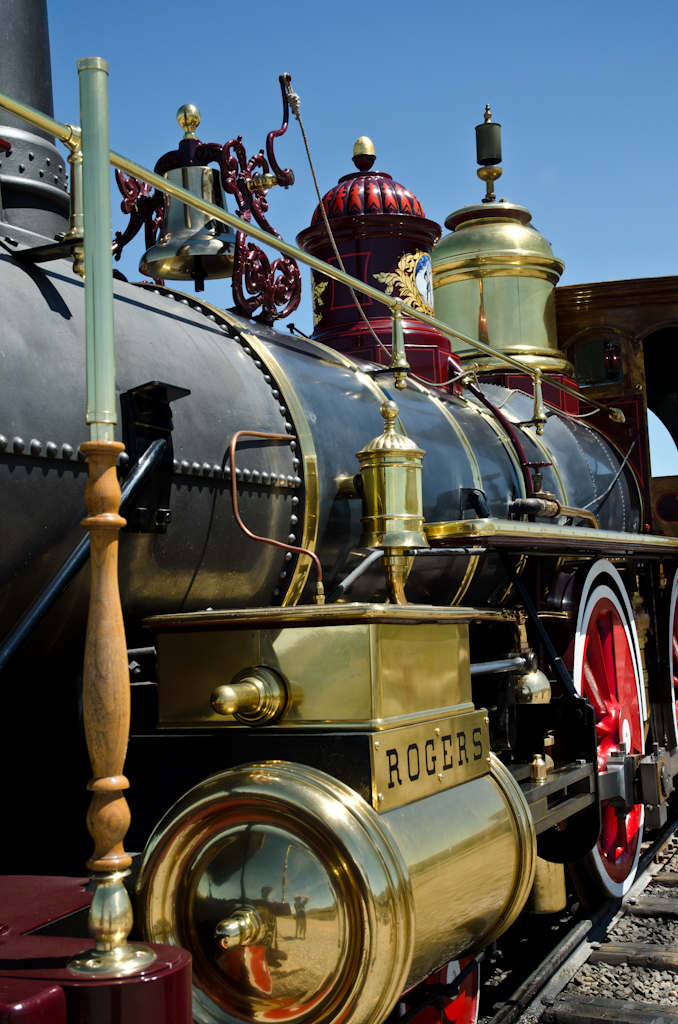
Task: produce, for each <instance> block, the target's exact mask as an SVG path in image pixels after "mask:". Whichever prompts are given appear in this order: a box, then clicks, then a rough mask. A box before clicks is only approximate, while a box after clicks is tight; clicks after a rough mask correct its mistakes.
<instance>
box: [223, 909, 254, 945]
mask: <svg viewBox="0 0 678 1024" xmlns="http://www.w3.org/2000/svg"><path fill="white" fill-rule="evenodd" d="M260 932H261V919H260V917H259V915H258V914H257V912H256V910H236V911H235V913H233V914H231V916H230V917H225V918H224V920H223V921H220V922H219V924H218V925H217V926H216V928H215V929H214V939H215V941H216V942H217V943H218V944H219V945H220V946H221V947H222V949H238V948H239V947H240V946H251V945H252V944H253V943H255V942H256V940H257V939H258V938H259V933H260Z"/></svg>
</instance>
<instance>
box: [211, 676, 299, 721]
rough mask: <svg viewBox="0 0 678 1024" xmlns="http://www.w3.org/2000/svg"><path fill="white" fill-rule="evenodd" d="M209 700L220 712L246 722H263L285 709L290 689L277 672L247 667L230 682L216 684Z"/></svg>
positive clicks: (271, 719)
mask: <svg viewBox="0 0 678 1024" xmlns="http://www.w3.org/2000/svg"><path fill="white" fill-rule="evenodd" d="M210 703H211V705H212V707H213V708H214V710H215V711H216V713H217V714H218V715H233V717H234V718H236V719H237V720H238V721H239V722H242V723H243V724H245V725H262V724H263V723H264V722H272V721H274V719H276V718H279V717H280V715H281V714H282V713H283V712H284V711H285V708H286V707H287V689H286V687H285V684H284V682H283V681H282V679H281V678H280V676H279V675H278V674H277V672H273V671H271V670H270V669H267V668H255V669H246V670H245V672H241V673H240V674H239V675H238V676H236V677H235V679H233V680H232V682H231V683H229V684H227V685H223V686H217V688H216V690H214V691H213V693H212V696H211V697H210Z"/></svg>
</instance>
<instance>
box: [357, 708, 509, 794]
mask: <svg viewBox="0 0 678 1024" xmlns="http://www.w3.org/2000/svg"><path fill="white" fill-rule="evenodd" d="M370 747H371V753H370V756H371V767H372V805H373V807H374V808H375V810H377V811H388V810H391V809H392V808H393V807H400V806H402V805H403V804H409V803H412V802H413V801H415V800H421V799H422V798H423V797H425V796H430V795H431V794H432V793H437V792H438V791H440V790H442V789H451V788H452V787H453V786H458V785H460V784H461V783H462V782H469V781H470V780H471V779H476V778H479V777H480V776H482V775H486V774H487V773H488V771H489V754H490V741H489V729H488V724H487V713H486V712H485V711H484V710H483V709H480V710H479V711H472V712H470V713H468V714H464V715H458V716H455V717H453V718H444V719H439V720H438V721H434V722H426V723H425V724H422V725H408V726H404V727H403V728H400V729H392V730H389V731H388V732H387V733H383V732H382V733H374V734H373V735H372V742H371V744H370Z"/></svg>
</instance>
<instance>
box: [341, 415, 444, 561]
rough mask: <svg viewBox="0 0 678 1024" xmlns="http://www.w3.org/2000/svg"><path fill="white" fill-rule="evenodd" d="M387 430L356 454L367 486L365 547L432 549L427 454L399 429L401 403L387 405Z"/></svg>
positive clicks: (364, 483)
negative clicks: (424, 481)
mask: <svg viewBox="0 0 678 1024" xmlns="http://www.w3.org/2000/svg"><path fill="white" fill-rule="evenodd" d="M381 414H382V416H383V417H384V420H385V427H384V433H383V434H381V435H380V436H379V437H375V438H374V440H372V441H370V443H369V444H367V445H365V447H364V448H362V449H361V450H360V451H359V452H357V453H356V457H357V459H358V461H359V463H360V475H361V477H362V484H363V516H362V519H361V522H362V524H363V532H362V536H361V538H360V542H359V544H358V546H359V547H361V548H396V549H399V550H398V553H399V554H402V551H403V550H404V549H406V548H421V547H424V548H427V547H428V546H429V544H428V541H427V540H426V537H425V536H424V533H423V524H424V511H423V505H424V503H423V498H422V489H421V469H422V459H423V457H424V455H425V454H426V453H425V452H424V451H422V449H421V448H418V447H417V445H416V444H415V443H414V441H412V440H411V439H410V438H409V437H405V435H404V434H400V433H398V431H396V429H395V420H396V417H397V415H398V406H397V405H396V404H395V402H385V403H384V404H383V405H382V407H381Z"/></svg>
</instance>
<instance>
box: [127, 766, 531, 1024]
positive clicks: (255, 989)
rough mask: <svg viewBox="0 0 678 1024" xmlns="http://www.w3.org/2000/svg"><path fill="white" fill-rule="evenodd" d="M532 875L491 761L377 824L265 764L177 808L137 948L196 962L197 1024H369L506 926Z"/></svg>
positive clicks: (202, 790)
mask: <svg viewBox="0 0 678 1024" xmlns="http://www.w3.org/2000/svg"><path fill="white" fill-rule="evenodd" d="M535 862H536V843H535V836H534V830H533V827H532V819H531V816H530V812H529V809H528V807H527V804H526V802H525V799H524V797H523V795H522V792H521V790H520V788H519V787H518V785H517V784H516V783H515V782H514V780H513V777H512V776H511V775H510V773H509V772H508V771H507V770H506V769H505V768H504V767H503V765H502V764H501V763H500V762H499V761H498V760H497V759H495V758H494V756H491V763H490V765H488V774H487V775H485V776H482V777H480V778H477V779H474V780H473V781H471V782H468V783H465V784H461V785H459V786H457V787H455V788H452V789H448V790H445V791H443V792H440V793H436V794H435V795H434V796H432V797H429V798H424V799H422V800H418V801H416V802H414V803H411V804H406V805H404V806H401V807H398V808H395V809H393V810H391V811H388V812H386V813H385V814H381V815H379V814H377V813H376V812H375V811H374V810H372V808H371V807H369V805H368V804H367V803H366V802H365V801H364V800H363V799H362V798H361V797H359V796H358V795H357V794H356V793H355V792H354V791H353V790H351V789H349V788H348V787H347V786H345V785H344V784H343V783H340V782H338V781H337V780H336V779H333V778H331V777H330V776H328V775H325V774H324V773H322V772H318V771H316V770H314V769H311V768H307V767H305V766H302V765H298V764H290V763H285V762H271V763H264V764H255V765H246V766H243V767H241V768H236V769H232V770H229V771H226V772H222V773H220V774H219V775H216V776H213V777H212V778H211V779H207V780H206V781H205V782H203V783H201V784H200V785H199V786H197V787H195V789H193V790H191V791H190V792H189V793H187V794H186V796H184V797H183V798H182V799H181V800H180V801H179V802H178V803H177V804H175V806H174V807H173V808H172V810H171V811H170V812H169V813H168V815H167V816H166V818H165V819H164V821H162V822H161V823H160V825H159V826H158V828H157V829H156V832H155V833H154V835H153V837H152V838H151V841H150V843H149V845H148V847H147V850H146V852H145V854H144V859H143V863H142V868H141V873H140V877H139V883H138V892H139V896H140V905H141V908H142V911H141V913H142V916H143V921H144V924H143V927H144V933H145V935H146V936H147V937H151V938H153V939H154V940H156V941H159V942H169V943H174V944H177V945H182V946H184V947H185V948H187V949H189V950H190V951H191V953H192V955H193V963H194V977H195V1000H196V1015H197V1016H198V1017H199V1019H200V1020H208V1021H213V1022H216V1021H232V1020H233V1019H234V1018H237V1019H238V1020H240V1021H244V1022H247V1024H249V1022H251V1024H254V1022H255V1021H257V1020H262V1019H266V1018H268V1017H269V1016H270V1017H271V1018H273V1017H275V1014H276V1012H277V1011H278V1010H279V1009H280V1007H282V1006H284V1008H285V1020H286V1021H288V1022H290V1021H291V1022H301V1021H306V1020H308V1019H310V1018H311V1017H312V1019H314V1020H322V1021H324V1022H327V1024H331V1022H338V1021H340V1020H341V1021H342V1022H343V1024H381V1022H382V1021H384V1020H385V1019H386V1017H387V1016H388V1014H389V1013H390V1011H391V1009H392V1008H393V1006H394V1005H395V1003H396V1001H397V999H398V997H399V995H400V994H401V993H402V992H403V991H405V990H406V989H408V988H410V987H411V986H412V985H415V984H416V983H417V982H419V981H421V980H422V979H423V978H425V977H426V976H427V975H428V974H430V973H431V972H432V971H434V970H435V969H436V968H438V967H440V966H442V965H443V964H445V963H447V962H448V961H449V960H452V959H455V958H456V957H458V956H459V955H460V954H461V953H464V952H469V951H472V950H477V949H480V948H482V947H484V946H486V945H487V944H488V943H489V942H492V941H493V940H494V939H495V938H497V937H498V936H499V935H500V934H502V932H503V931H505V930H506V928H508V927H509V925H510V924H511V923H512V922H513V921H514V920H515V918H516V916H517V915H518V913H519V912H520V910H521V909H522V907H523V904H524V903H525V900H526V899H527V896H528V894H529V892H530V889H531V887H532V882H533V878H534V869H535ZM248 915H249V916H248ZM311 950H312V951H313V956H312V957H310V956H309V955H308V953H309V952H310V951H311Z"/></svg>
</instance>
